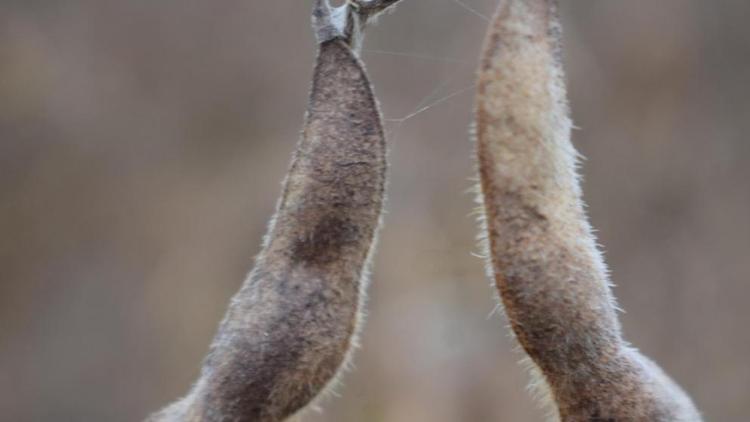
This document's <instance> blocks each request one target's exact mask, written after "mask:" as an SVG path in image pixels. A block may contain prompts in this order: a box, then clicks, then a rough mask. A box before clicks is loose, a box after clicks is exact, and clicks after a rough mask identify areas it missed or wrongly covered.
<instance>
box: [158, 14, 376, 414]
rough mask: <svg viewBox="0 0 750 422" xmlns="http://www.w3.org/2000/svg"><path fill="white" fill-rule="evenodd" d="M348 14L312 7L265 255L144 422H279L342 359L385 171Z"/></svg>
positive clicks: (351, 336) (358, 304)
mask: <svg viewBox="0 0 750 422" xmlns="http://www.w3.org/2000/svg"><path fill="white" fill-rule="evenodd" d="M341 13H345V14H346V15H348V17H347V16H346V15H343V17H342V15H341ZM357 18H359V15H358V14H357V13H355V12H354V11H352V9H350V5H348V4H347V5H345V6H342V8H339V9H338V10H333V9H331V8H330V7H329V6H328V4H327V3H326V2H324V1H318V2H317V4H316V7H315V14H314V24H315V30H316V34H317V35H318V37H319V38H318V39H319V52H318V57H317V63H316V66H315V70H314V75H313V81H312V89H311V94H310V100H309V104H308V109H307V116H306V121H305V125H304V131H303V134H302V139H301V140H300V142H299V145H298V147H297V151H296V152H295V155H294V159H293V162H292V165H291V168H290V170H289V174H288V175H287V178H286V182H285V185H284V189H283V193H282V197H281V199H280V201H279V204H278V209H277V212H276V215H275V217H274V218H273V220H272V223H271V225H270V228H269V232H268V234H267V236H266V238H265V242H264V246H263V250H262V252H261V253H260V255H259V256H258V258H257V261H256V264H255V268H254V269H253V271H252V273H251V274H250V275H249V276H248V279H247V281H246V282H245V283H244V285H243V286H242V288H241V289H240V291H239V293H237V295H236V296H235V297H234V298H233V299H232V301H231V304H230V307H229V311H228V312H227V315H226V317H225V318H224V321H223V322H222V323H221V327H220V329H219V332H218V334H217V335H216V338H215V339H214V342H213V344H212V346H211V350H210V353H209V355H208V357H207V358H206V360H205V362H204V364H203V369H202V373H201V376H200V379H199V380H198V381H197V383H196V384H195V385H194V386H193V388H192V390H191V391H190V393H189V394H188V395H187V397H185V398H184V399H182V400H180V401H178V402H176V403H175V404H173V405H171V406H169V407H168V408H166V409H165V410H163V411H162V412H160V413H157V414H155V415H153V416H152V417H151V418H150V419H149V421H152V422H172V421H191V422H192V421H232V422H240V421H248V422H249V421H253V422H272V421H280V420H284V419H286V418H288V417H289V416H291V415H294V414H295V413H296V412H298V411H299V410H300V409H302V408H304V407H305V406H306V405H307V404H308V403H310V402H311V401H312V400H314V399H315V398H316V397H317V396H318V395H319V394H320V393H321V392H322V391H324V390H325V389H326V387H327V386H328V385H329V384H330V383H331V382H332V381H333V380H334V379H335V377H336V376H337V374H338V373H339V371H340V369H341V368H342V367H343V366H344V365H345V363H346V362H347V359H348V358H349V355H350V353H351V351H352V348H353V345H354V343H355V336H356V334H357V330H358V327H359V324H360V319H361V311H362V309H361V308H362V306H363V298H364V294H365V288H366V284H367V266H368V262H369V260H370V257H371V255H372V252H373V245H374V243H375V236H376V231H377V228H378V224H379V221H380V218H381V210H382V207H383V197H384V185H385V173H386V146H385V140H384V135H383V128H382V124H381V116H380V112H379V111H378V107H377V104H376V101H375V98H374V97H373V93H372V89H371V86H370V82H369V80H368V77H367V74H366V73H365V70H364V68H363V66H362V63H361V62H360V61H359V59H358V58H357V55H356V52H355V51H354V50H353V48H352V44H353V40H354V39H355V38H359V35H360V34H359V32H360V31H361V27H362V26H363V25H360V22H361V23H364V21H365V20H366V17H365V18H364V19H361V21H360V20H357V22H353V21H352V20H353V19H357ZM347 22H349V24H347ZM341 24H343V26H341ZM352 25H356V26H354V27H353V26H352ZM342 27H349V28H350V29H352V28H353V29H352V30H351V31H340V29H341V28H342Z"/></svg>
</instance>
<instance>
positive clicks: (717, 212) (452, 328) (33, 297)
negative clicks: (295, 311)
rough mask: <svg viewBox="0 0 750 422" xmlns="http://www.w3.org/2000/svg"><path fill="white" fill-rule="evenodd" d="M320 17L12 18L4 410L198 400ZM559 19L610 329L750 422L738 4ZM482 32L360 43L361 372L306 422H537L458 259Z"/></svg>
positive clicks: (420, 6)
mask: <svg viewBox="0 0 750 422" xmlns="http://www.w3.org/2000/svg"><path fill="white" fill-rule="evenodd" d="M464 1H465V3H466V4H467V5H470V6H471V7H473V8H475V9H476V11H478V13H479V14H483V15H485V17H486V16H488V15H490V14H491V13H492V10H493V9H494V4H495V1H494V0H464ZM310 3H311V2H310V1H300V0H274V1H260V0H213V1H208V0H179V1H177V0H161V1H147V0H127V1H123V0H67V1H51V0H17V1H16V0H0V411H1V412H2V413H1V415H2V416H0V419H2V420H3V421H14V422H25V421H113V422H116V421H136V420H139V419H141V418H143V417H144V416H146V415H147V414H148V413H150V412H152V411H154V410H157V409H158V408H160V407H161V406H162V405H164V404H166V403H167V402H169V401H171V400H173V399H175V398H176V397H177V396H178V395H180V394H183V393H184V392H186V391H187V389H188V386H189V385H190V383H191V381H192V380H194V379H195V378H196V376H197V373H198V370H199V366H200V361H201V358H202V357H203V355H204V354H205V352H206V350H207V347H208V343H209V341H210V339H211V337H212V336H213V333H214V330H215V328H216V326H217V324H218V322H219V320H220V318H221V316H222V315H223V312H224V310H225V307H226V304H227V300H228V298H229V297H230V296H231V295H232V294H233V293H234V292H235V291H236V290H237V288H238V287H239V285H240V283H241V281H242V279H243V277H244V275H245V274H246V272H247V271H248V270H249V269H250V267H251V265H252V257H253V256H254V255H255V254H256V253H257V252H258V250H259V244H260V239H261V236H262V235H263V233H264V230H265V227H266V222H267V221H268V219H269V217H270V215H271V213H272V211H273V207H274V205H275V200H276V196H277V194H278V193H279V190H280V184H279V183H280V181H281V179H282V177H283V175H284V173H285V171H286V168H287V164H288V162H289V156H290V153H291V152H292V150H293V148H294V146H295V143H296V141H297V137H298V133H299V130H300V128H301V123H302V115H303V112H304V106H305V103H306V95H307V90H308V81H309V77H310V73H311V68H312V60H313V55H314V42H313V39H312V35H311V31H310V29H309V10H310ZM563 3H564V4H563V16H564V23H565V26H566V48H565V59H566V62H567V66H568V76H569V80H570V83H571V86H570V91H571V92H570V93H571V100H572V104H573V110H574V116H575V120H576V123H577V125H578V126H579V127H580V130H577V131H576V132H575V133H574V135H575V139H576V144H577V146H578V147H579V149H580V150H581V151H582V152H583V153H584V155H585V156H586V157H588V160H587V161H586V162H585V165H584V168H583V171H584V173H585V176H586V179H585V189H586V198H587V200H588V203H589V205H590V211H591V215H592V218H593V222H594V225H595V226H596V227H597V228H598V230H599V235H600V240H601V242H602V244H604V245H605V246H606V251H607V256H608V258H609V264H610V265H611V268H612V272H613V278H614V280H615V283H616V284H617V286H618V287H617V289H616V293H617V295H618V297H619V299H620V304H621V305H622V307H624V309H625V310H626V311H627V313H625V314H623V315H622V318H623V324H624V329H625V332H626V334H627V336H628V338H629V339H630V340H631V341H633V342H634V343H635V344H636V345H638V346H639V347H640V348H641V349H642V350H643V351H644V352H645V353H647V354H648V355H650V356H652V357H653V358H655V359H656V360H657V361H658V362H660V363H661V364H662V365H663V366H664V367H665V368H666V369H667V371H668V372H670V373H671V374H672V375H673V376H674V377H675V378H676V379H677V380H678V381H679V382H680V383H681V384H682V385H683V386H684V387H685V388H686V389H687V390H688V391H689V392H690V393H691V394H692V396H693V397H694V398H695V400H696V401H697V403H698V405H699V407H700V408H701V409H702V410H703V411H704V412H705V414H706V416H707V419H709V420H713V421H738V422H740V421H746V420H747V418H748V416H747V415H748V414H750V400H748V398H749V397H750V364H748V357H750V329H748V326H749V325H750V306H748V304H747V302H748V298H749V297H750V283H748V281H749V280H750V257H749V256H748V253H749V252H750V224H748V217H750V188H748V180H749V179H750V140H748V139H747V134H748V133H750V26H748V25H747V18H748V16H750V2H747V1H745V0H722V1H716V2H710V1H705V0H660V1H646V0H637V1H625V0H621V1H614V0H607V1H604V0H600V1H576V2H574V1H563ZM485 25H486V22H485V20H484V19H482V18H481V17H480V16H477V15H476V14H472V13H470V12H469V11H468V10H466V9H465V8H463V7H461V6H460V5H459V4H458V3H457V2H455V1H452V0H404V3H403V5H402V6H401V7H400V8H399V9H398V10H397V13H395V14H393V15H390V16H386V17H384V18H383V19H382V20H381V22H380V24H379V25H378V26H377V27H373V28H371V29H370V31H369V36H368V39H367V42H366V46H365V48H366V51H365V52H364V53H363V56H364V59H365V61H366V62H367V64H368V67H369V70H370V71H371V74H372V79H373V83H374V85H375V89H376V92H377V93H378V95H379V98H380V100H381V103H382V108H383V111H384V114H385V115H386V117H387V118H389V119H393V120H390V121H389V123H388V131H389V143H390V155H391V170H390V177H391V179H390V185H389V192H390V200H389V204H388V207H387V208H388V215H387V218H386V225H385V228H384V230H383V231H382V236H381V242H380V249H379V253H378V255H377V259H376V262H375V266H374V277H373V284H372V286H371V289H370V292H371V301H370V305H369V315H370V316H369V322H368V324H367V327H366V330H365V332H364V336H363V339H362V342H363V348H362V350H360V352H359V353H358V354H357V357H356V369H355V370H354V371H353V372H352V373H349V374H348V375H347V376H346V377H345V388H344V389H342V390H341V397H338V398H335V399H333V400H328V401H327V402H325V405H324V406H323V409H324V410H323V411H322V413H316V412H311V413H308V414H307V415H306V416H305V417H304V418H302V420H303V421H310V422H322V421H365V422H366V421H386V422H402V421H403V422H407V421H412V422H413V421H432V422H455V421H469V422H475V421H541V420H542V419H543V414H542V412H541V411H539V410H538V409H537V407H536V406H535V404H534V403H533V402H532V400H531V399H530V398H529V397H528V395H527V394H526V392H525V385H526V383H527V377H526V374H525V373H524V371H523V370H522V369H521V368H520V367H519V366H518V365H517V364H516V361H517V360H519V359H520V358H521V355H520V354H519V353H518V351H516V350H515V346H514V343H513V341H511V340H510V339H509V336H508V330H507V329H506V327H505V321H504V320H503V318H502V316H501V315H498V313H497V312H495V313H493V312H492V311H493V309H494V308H495V303H496V301H495V299H494V292H493V289H492V288H491V287H490V286H489V281H488V280H487V278H486V277H485V275H484V272H483V263H482V262H481V260H479V259H478V258H476V257H473V256H472V255H471V254H470V253H471V252H472V251H476V249H477V248H476V245H475V240H474V237H475V233H476V227H475V223H474V221H473V218H472V217H470V216H469V214H470V212H471V211H472V209H473V207H474V204H473V198H472V195H471V194H469V193H467V189H468V188H470V187H471V186H472V184H473V182H472V181H471V179H472V177H473V171H472V160H471V151H472V146H471V142H470V140H469V135H468V134H469V126H470V117H471V104H472V90H471V89H469V90H468V91H461V90H462V89H464V88H467V87H470V86H471V85H472V83H473V71H474V67H475V66H474V63H475V62H476V60H477V57H478V51H479V50H480V46H481V42H482V38H483V34H484V28H485ZM451 94H456V95H455V96H452V97H450V98H448V99H447V100H445V101H442V102H441V101H438V102H437V104H435V102H436V101H437V100H440V99H441V98H444V97H446V96H450V95H451ZM431 104H434V107H430V108H428V109H427V110H425V111H424V112H422V113H419V114H417V115H415V116H413V117H411V118H409V119H406V120H403V121H401V122H399V121H398V119H399V118H402V117H405V116H408V115H410V114H412V113H414V112H415V111H417V110H419V109H420V108H421V106H423V105H431Z"/></svg>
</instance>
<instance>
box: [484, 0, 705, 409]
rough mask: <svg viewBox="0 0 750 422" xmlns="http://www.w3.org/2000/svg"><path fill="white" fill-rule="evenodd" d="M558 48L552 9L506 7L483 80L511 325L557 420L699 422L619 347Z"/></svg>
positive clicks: (499, 278)
mask: <svg viewBox="0 0 750 422" xmlns="http://www.w3.org/2000/svg"><path fill="white" fill-rule="evenodd" d="M560 38H561V27H560V22H559V19H558V15H557V1H556V0H502V1H501V2H500V4H499V7H498V9H497V12H496V14H495V16H494V18H493V20H492V22H491V24H490V28H489V33H488V35H487V39H486V45H485V47H484V52H483V55H482V58H481V64H480V68H479V73H478V75H479V81H478V88H477V89H478V91H477V98H476V135H477V157H478V168H479V175H480V181H481V195H480V199H481V200H482V203H483V206H482V210H483V212H484V216H485V219H484V225H485V227H484V230H483V233H486V240H487V247H488V256H489V262H488V265H489V267H490V269H491V273H492V275H493V276H494V280H495V282H496V285H497V288H498V290H499V292H500V297H501V299H502V303H503V304H504V308H505V312H506V315H507V317H508V320H509V321H510V325H511V327H512V330H513V332H514V333H515V336H516V338H517V339H518V341H519V343H520V344H521V346H522V348H523V350H524V351H525V352H526V354H527V355H528V357H529V358H530V363H531V366H532V367H533V369H535V372H538V373H539V374H540V377H539V379H538V380H537V383H538V385H539V386H540V387H541V389H543V390H545V391H546V393H547V394H546V395H547V398H548V399H549V403H550V404H553V408H552V413H553V418H554V419H556V420H562V421H566V422H578V421H631V422H632V421H644V422H645V421H652V422H653V421H664V422H666V421H685V422H687V421H700V420H701V417H700V415H699V413H698V411H697V410H696V408H695V406H694V405H693V403H692V401H691V400H690V398H689V397H688V396H687V395H686V394H685V393H684V392H683V390H682V389H681V388H680V387H679V386H678V385H677V384H676V383H675V382H674V381H672V380H671V379H670V378H669V377H668V376H667V375H666V374H665V373H664V372H663V371H662V370H661V369H660V368H659V366H657V365H656V364H655V363H654V362H652V361H651V360H649V359H648V358H647V357H645V356H643V355H642V354H641V353H639V352H638V351H637V350H636V349H635V348H633V347H631V346H630V345H629V344H628V343H627V342H626V341H625V340H624V339H623V337H622V333H621V329H620V323H619V321H618V317H617V307H616V305H615V299H614V297H613V295H612V291H611V288H610V284H609V280H608V276H607V270H606V267H605V264H604V261H603V259H602V256H601V253H600V252H599V250H598V249H597V245H596V240H595V238H594V235H593V234H592V229H591V227H590V225H589V222H588V218H587V216H586V213H585V207H584V203H583V200H582V198H581V196H582V193H581V186H580V181H579V176H578V174H577V168H576V167H577V153H576V151H575V149H574V147H573V144H572V143H571V141H570V131H571V120H570V118H569V110H568V104H567V99H566V89H565V83H564V77H563V70H562V65H561V62H560V61H561V46H560ZM485 230H486V232H485ZM558 418H559V419H558Z"/></svg>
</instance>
